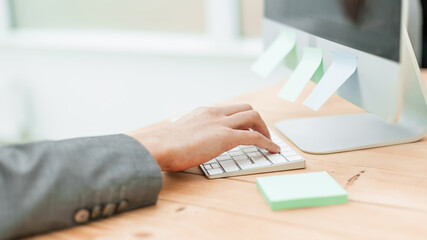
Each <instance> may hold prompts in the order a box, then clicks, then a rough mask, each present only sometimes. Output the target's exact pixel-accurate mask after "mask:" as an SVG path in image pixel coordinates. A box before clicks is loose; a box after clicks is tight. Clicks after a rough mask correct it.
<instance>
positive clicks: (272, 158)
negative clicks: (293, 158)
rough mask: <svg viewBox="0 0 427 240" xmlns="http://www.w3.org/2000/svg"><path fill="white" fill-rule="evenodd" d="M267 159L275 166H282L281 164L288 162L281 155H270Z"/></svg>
mask: <svg viewBox="0 0 427 240" xmlns="http://www.w3.org/2000/svg"><path fill="white" fill-rule="evenodd" d="M267 157H268V159H270V161H271V162H272V163H274V164H281V163H286V162H288V161H287V160H286V158H285V157H284V156H282V155H281V154H270V155H267Z"/></svg>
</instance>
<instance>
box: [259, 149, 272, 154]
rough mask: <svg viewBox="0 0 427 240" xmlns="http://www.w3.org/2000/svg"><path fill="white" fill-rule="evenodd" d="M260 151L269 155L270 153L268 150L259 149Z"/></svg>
mask: <svg viewBox="0 0 427 240" xmlns="http://www.w3.org/2000/svg"><path fill="white" fill-rule="evenodd" d="M259 151H260V152H262V153H264V154H268V153H270V152H269V151H268V150H266V149H259Z"/></svg>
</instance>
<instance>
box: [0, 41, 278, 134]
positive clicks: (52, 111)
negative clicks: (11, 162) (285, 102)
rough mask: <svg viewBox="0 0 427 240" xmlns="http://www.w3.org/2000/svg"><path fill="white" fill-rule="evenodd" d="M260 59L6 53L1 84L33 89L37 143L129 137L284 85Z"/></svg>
mask: <svg viewBox="0 0 427 240" xmlns="http://www.w3.org/2000/svg"><path fill="white" fill-rule="evenodd" d="M253 60H254V57H247V56H246V57H241V58H238V57H226V56H223V57H221V56H210V57H202V56H193V57H191V56H185V55H175V56H172V55H171V56H167V55H164V54H163V55H152V54H141V53H135V54H132V53H106V52H105V53H101V52H89V51H81V52H78V51H60V50H51V51H48V50H36V49H33V50H25V49H8V48H3V49H1V48H0V72H1V76H0V82H3V83H7V82H9V83H10V82H11V81H12V82H13V83H15V85H16V84H18V85H19V86H21V87H22V88H26V90H24V91H23V92H24V93H22V91H21V95H25V96H27V97H28V96H29V97H30V98H31V99H32V100H31V101H30V102H31V103H30V104H27V105H30V107H29V108H31V105H32V106H34V109H33V112H34V114H26V115H22V117H21V118H25V119H26V120H28V122H30V125H31V128H32V131H33V132H34V134H35V135H34V136H33V138H34V139H46V138H48V139H60V138H69V137H77V136H87V135H99V134H109V133H117V132H126V131H129V130H132V129H135V128H138V127H140V126H146V125H149V124H152V123H155V122H158V121H161V120H165V119H169V118H172V117H174V116H177V115H180V114H182V113H184V112H187V111H189V110H191V109H193V108H194V107H196V106H200V105H209V104H213V103H217V102H221V101H223V100H225V99H227V98H230V97H232V96H236V95H238V94H242V93H244V92H247V91H251V90H255V89H257V88H260V87H263V86H266V85H269V84H272V83H273V82H275V81H278V80H280V79H281V77H279V76H280V74H278V75H277V74H276V75H275V76H272V77H271V78H269V79H267V80H261V79H259V78H258V77H257V76H255V75H254V74H252V73H251V72H249V70H248V69H249V66H250V64H251V63H252V62H253ZM282 77H283V76H282ZM3 85H4V84H3ZM25 91H26V92H25ZM0 92H1V91H0ZM18 92H19V91H18ZM12 104H13V103H12ZM8 105H9V106H10V104H8ZM24 105H25V104H24ZM1 106H2V105H1V104H0V108H1ZM21 106H22V104H20V105H19V104H18V106H17V108H21ZM3 107H4V104H3ZM27 108H28V107H27ZM0 112H2V109H0ZM17 112H19V111H17ZM21 112H22V111H21ZM24 112H31V109H27V110H26V111H24ZM17 118H18V119H19V117H15V118H14V117H12V118H11V117H10V116H9V117H6V116H3V117H2V118H0V125H2V126H4V124H9V125H12V123H13V122H16V119H17ZM8 119H9V122H8ZM11 119H12V120H11ZM11 122H12V123H11ZM14 127H17V126H14ZM0 130H1V128H0ZM0 137H1V131H0Z"/></svg>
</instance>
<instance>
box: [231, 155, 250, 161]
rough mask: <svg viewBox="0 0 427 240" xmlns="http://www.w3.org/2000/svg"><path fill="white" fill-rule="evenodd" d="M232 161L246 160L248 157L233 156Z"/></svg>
mask: <svg viewBox="0 0 427 240" xmlns="http://www.w3.org/2000/svg"><path fill="white" fill-rule="evenodd" d="M233 159H234V160H236V161H238V160H248V159H249V158H248V156H246V155H241V156H235V157H233Z"/></svg>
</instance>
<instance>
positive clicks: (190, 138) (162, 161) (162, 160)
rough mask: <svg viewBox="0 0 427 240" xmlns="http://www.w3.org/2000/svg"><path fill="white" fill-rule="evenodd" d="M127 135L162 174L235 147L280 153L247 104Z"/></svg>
mask: <svg viewBox="0 0 427 240" xmlns="http://www.w3.org/2000/svg"><path fill="white" fill-rule="evenodd" d="M251 130H253V131H251ZM129 135H130V136H131V137H133V138H135V139H137V140H138V141H139V142H140V143H141V144H142V145H144V146H145V147H146V148H147V150H148V151H149V152H150V153H151V155H152V156H153V157H154V158H155V159H156V161H157V163H158V164H159V166H160V168H161V169H162V170H163V171H180V170H184V169H187V168H190V167H194V166H197V165H199V164H202V163H204V162H207V161H209V160H211V159H212V158H214V157H216V156H218V155H220V154H221V153H223V152H225V151H228V150H230V149H232V148H234V147H237V146H238V145H256V146H258V147H260V148H263V149H267V150H269V151H270V152H273V153H278V152H280V147H279V146H277V145H276V144H275V143H273V142H272V141H271V139H270V133H269V131H268V129H267V126H266V124H265V123H264V121H263V120H262V119H261V116H260V115H259V113H258V112H256V111H254V110H253V109H252V107H251V106H250V105H249V104H237V105H229V106H224V107H200V108H198V109H196V110H194V111H192V112H191V113H189V114H187V115H185V116H183V117H181V118H180V119H178V120H177V121H175V122H173V123H170V124H169V125H168V126H167V127H165V128H162V129H160V130H152V131H146V132H141V131H135V132H132V133H129Z"/></svg>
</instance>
